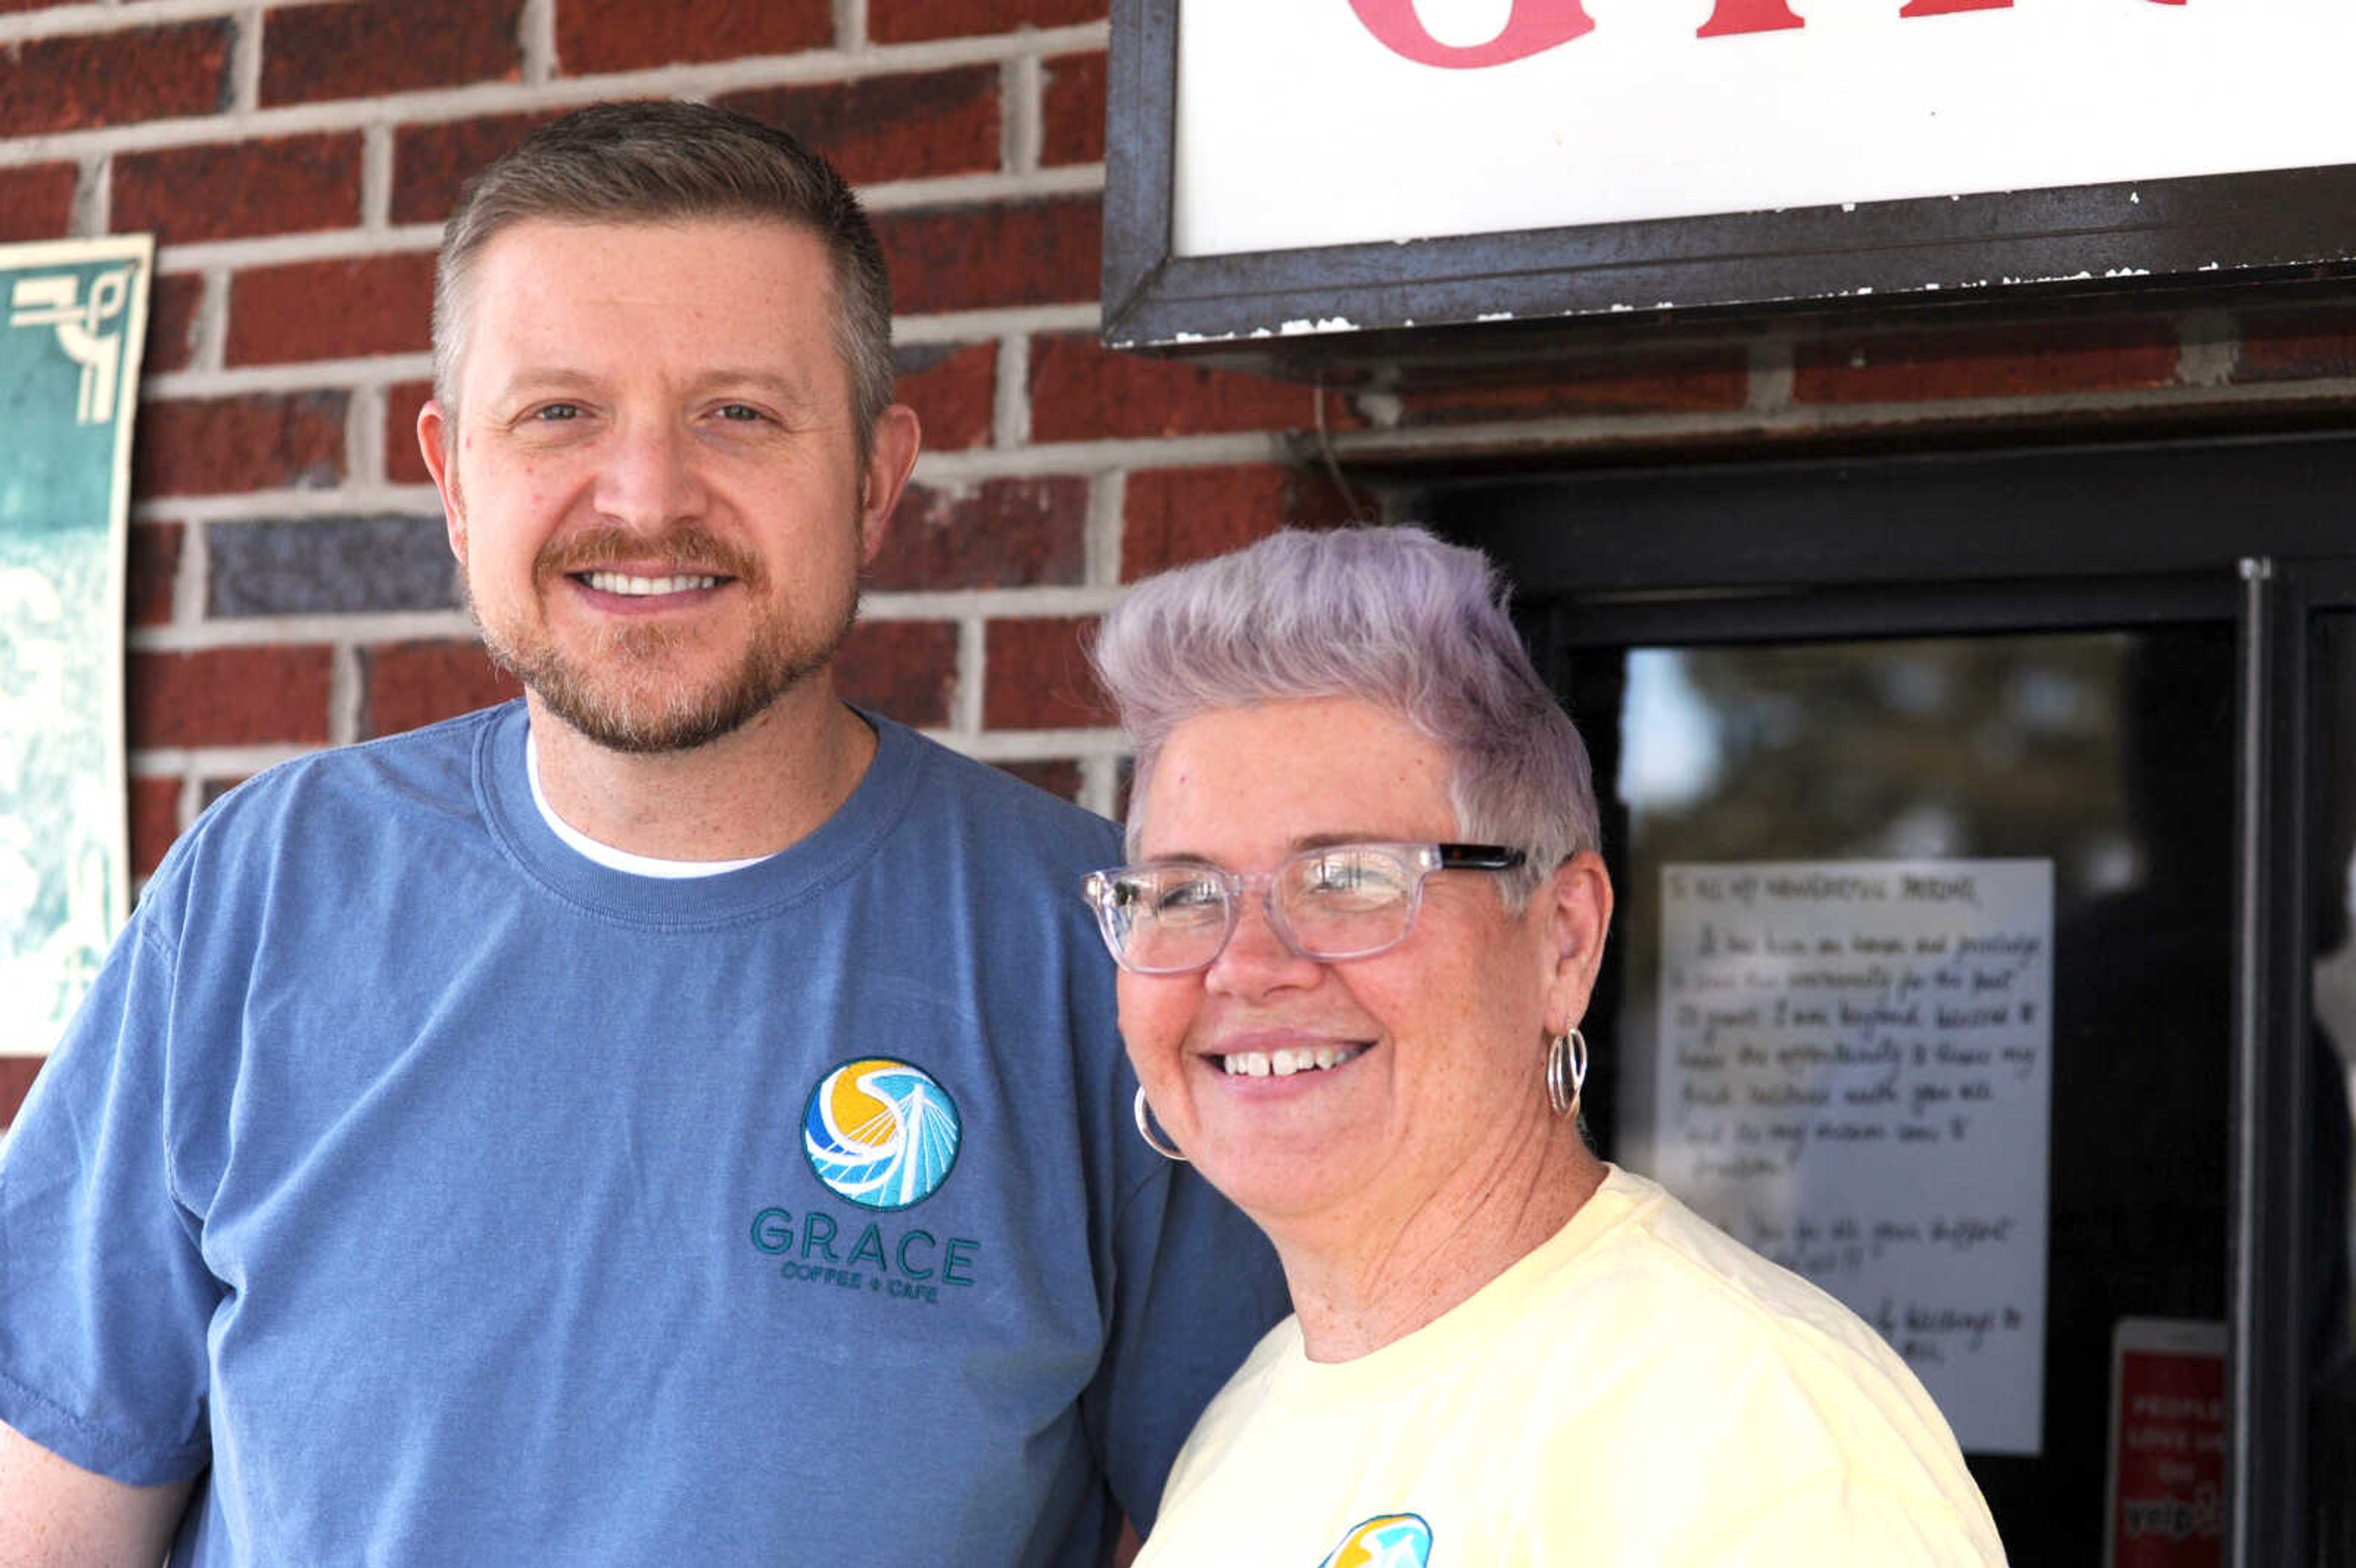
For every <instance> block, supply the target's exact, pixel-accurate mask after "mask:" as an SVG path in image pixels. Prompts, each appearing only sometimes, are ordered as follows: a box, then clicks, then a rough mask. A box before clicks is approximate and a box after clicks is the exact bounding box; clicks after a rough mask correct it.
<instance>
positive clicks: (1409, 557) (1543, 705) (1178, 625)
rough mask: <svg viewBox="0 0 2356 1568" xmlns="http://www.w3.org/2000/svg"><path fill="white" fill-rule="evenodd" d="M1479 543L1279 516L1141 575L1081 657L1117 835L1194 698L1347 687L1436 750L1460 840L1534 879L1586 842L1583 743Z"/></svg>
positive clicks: (1590, 788) (1587, 783)
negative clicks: (1511, 858)
mask: <svg viewBox="0 0 2356 1568" xmlns="http://www.w3.org/2000/svg"><path fill="white" fill-rule="evenodd" d="M1507 593H1508V590H1507V588H1506V585H1505V581H1504V580H1503V578H1502V577H1500V575H1499V574H1498V573H1497V571H1495V569H1494V567H1492V566H1491V565H1490V563H1489V560H1488V558H1487V557H1486V556H1484V555H1483V554H1482V553H1481V552H1480V551H1478V550H1475V549H1466V548H1464V547H1462V546H1461V545H1451V544H1443V543H1441V542H1440V540H1439V539H1434V538H1433V537H1432V536H1431V535H1430V534H1428V533H1426V532H1424V531H1423V530H1422V529H1421V528H1338V529H1333V530H1331V531H1320V532H1309V531H1305V530H1301V529H1291V528H1288V529H1286V530H1285V531H1284V532H1282V533H1279V534H1276V535H1273V536H1271V537H1270V538H1268V539H1262V540H1261V541H1260V542H1259V543H1258V544H1255V545H1252V546H1250V547H1249V548H1248V549H1240V550H1236V551H1234V552H1232V553H1230V554H1227V555H1223V556H1219V557H1216V558H1215V559H1214V560H1206V561H1203V562H1200V563H1199V564H1196V565H1194V566H1184V567H1180V568H1177V569H1176V570H1174V571H1165V572H1162V574H1160V575H1159V576H1156V577H1151V578H1148V579H1146V580H1145V581H1141V582H1140V583H1138V584H1137V585H1136V586H1135V587H1134V588H1131V589H1130V591H1129V592H1128V593H1127V595H1125V596H1124V597H1123V598H1122V599H1121V601H1120V603H1119V604H1118V605H1116V606H1115V607H1114V609H1113V611H1112V613H1110V614H1108V616H1106V617H1105V620H1104V624H1102V625H1101V626H1100V627H1099V628H1098V633H1097V637H1096V642H1095V645H1094V646H1093V648H1092V649H1091V650H1090V654H1089V656H1090V658H1091V660H1092V661H1093V663H1094V664H1095V666H1096V670H1097V675H1098V678H1099V679H1100V680H1101V681H1102V682H1103V683H1104V688H1105V690H1106V691H1107V692H1108V693H1109V694H1110V695H1111V697H1112V700H1113V703H1114V705H1115V707H1116V708H1118V709H1119V714H1120V721H1121V725H1122V727H1123V728H1124V729H1126V730H1127V731H1129V734H1130V740H1131V741H1132V742H1133V743H1134V745H1135V746H1136V749H1137V777H1136V782H1135V784H1134V786H1133V788H1132V790H1131V792H1130V823H1129V830H1130V844H1131V846H1132V848H1133V847H1134V845H1135V843H1136V836H1137V833H1138V829H1139V827H1140V825H1141V820H1142V817H1141V812H1142V808H1143V805H1144V803H1145V801H1146V798H1147V796H1148V794H1149V792H1150V789H1151V781H1152V776H1153V767H1154V763H1156V761H1158V760H1159V758H1160V755H1161V752H1162V742H1163V741H1167V740H1168V739H1169V737H1170V732H1171V731H1173V729H1175V728H1176V727H1177V726H1178V725H1179V724H1181V723H1183V721H1184V720H1187V719H1190V718H1192V717H1194V715H1195V714H1198V713H1202V712H1205V711H1206V710H1208V709H1219V708H1239V707H1243V706H1246V705H1248V704H1250V703H1256V702H1277V701H1286V700H1290V699H1301V698H1318V697H1354V698H1357V699H1362V700H1364V701H1366V702H1370V703H1373V704H1374V705H1375V706H1376V707H1378V708H1382V709H1387V711H1389V712H1392V713H1395V714H1398V716H1399V717H1400V718H1401V719H1403V720H1406V721H1407V723H1408V725H1409V726H1411V727H1412V728H1414V729H1415V730H1417V731H1420V732H1421V733H1423V734H1426V735H1429V736H1430V737H1431V738H1432V739H1433V740H1435V741H1439V742H1440V744H1441V745H1443V746H1445V747H1446V748H1447V749H1448V752H1449V755H1450V757H1451V760H1452V763H1453V767H1452V773H1451V783H1450V789H1449V797H1450V804H1451V805H1453V806H1454V807H1455V810H1456V818H1457V822H1458V824H1459V826H1460V828H1461V829H1462V833H1463V836H1464V837H1466V838H1468V839H1471V840H1476V841H1479V842H1483V843H1496V844H1504V845H1508V846H1510V847H1512V848H1518V849H1522V850H1526V851H1527V852H1528V854H1529V857H1530V863H1529V868H1528V871H1527V874H1526V875H1525V876H1521V877H1518V878H1514V879H1507V880H1506V882H1505V885H1506V887H1507V888H1508V889H1509V891H1510V895H1511V896H1510V903H1511V905H1512V907H1515V908H1519V907H1520V904H1521V902H1522V901H1523V899H1525V898H1526V896H1527V894H1528V892H1529V891H1530V890H1531V889H1532V888H1534V887H1536V886H1537V882H1538V880H1539V879H1541V878H1542V877H1544V876H1545V875H1546V874H1547V872H1549V871H1551V870H1552V869H1554V868H1555V867H1556V866H1558V865H1559V864H1560V863H1561V862H1562V861H1564V860H1566V859H1569V858H1570V857H1571V856H1572V855H1574V854H1577V853H1578V852H1579V851H1580V850H1582V849H1592V848H1596V847H1597V827H1596V807H1595V788H1594V784H1593V783H1592V781H1591V779H1590V773H1589V768H1588V762H1587V747H1586V745H1585V744H1584V743H1583V742H1582V741H1580V738H1579V731H1578V730H1577V728H1575V727H1574V726H1573V725H1572V723H1571V721H1570V718H1569V715H1568V714H1566V713H1565V712H1564V711H1563V710H1562V708H1561V706H1560V705H1559V704H1558V703H1557V702H1556V701H1555V699H1554V695H1553V694H1552V693H1551V692H1549V691H1548V690H1547V688H1546V683H1545V682H1544V681H1542V680H1540V679H1539V678H1538V675H1537V670H1536V669H1535V668H1533V667H1531V664H1530V657H1529V654H1528V652H1527V651H1526V649H1525V648H1524V647H1523V646H1522V642H1521V638H1520V636H1519V635H1517V634H1516V633H1515V630H1514V624H1513V621H1512V619H1511V618H1510V617H1509V616H1508V615H1507V614H1506V613H1505V602H1506V597H1507Z"/></svg>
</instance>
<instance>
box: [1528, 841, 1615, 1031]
mask: <svg viewBox="0 0 2356 1568" xmlns="http://www.w3.org/2000/svg"><path fill="white" fill-rule="evenodd" d="M1530 901H1531V903H1532V904H1533V905H1535V906H1537V907H1536V909H1535V911H1534V912H1536V913H1537V914H1538V915H1539V916H1540V918H1541V919H1543V920H1544V922H1545V929H1546V949H1545V951H1546V956H1547V962H1548V964H1549V965H1550V970H1549V974H1548V976H1547V1029H1550V1030H1559V1029H1566V1028H1568V1027H1569V1026H1570V1025H1572V1024H1575V1023H1577V1022H1578V1021H1579V1020H1580V1019H1582V1018H1584V1017H1586V1016H1587V1001H1588V997H1590V996H1591V995H1593V993H1594V990H1595V976H1596V975H1597V974H1598V973H1599V972H1600V971H1601V969H1602V967H1603V942H1604V937H1605V934H1606V933H1608V932H1609V930H1610V929H1611V925H1612V874H1611V873H1610V872H1609V871H1607V870H1605V869H1604V867H1603V857H1602V856H1601V855H1598V854H1597V853H1596V852H1595V851H1594V850H1592V849H1582V850H1580V852H1579V853H1578V854H1576V855H1573V856H1572V857H1571V858H1570V859H1568V860H1565V861H1564V862H1563V863H1562V864H1561V865H1559V866H1557V867H1556V868H1555V869H1554V874H1553V875H1552V876H1550V877H1548V878H1547V880H1545V881H1543V882H1540V883H1539V884H1538V887H1537V891H1536V892H1534V893H1532V894H1531V895H1530Z"/></svg>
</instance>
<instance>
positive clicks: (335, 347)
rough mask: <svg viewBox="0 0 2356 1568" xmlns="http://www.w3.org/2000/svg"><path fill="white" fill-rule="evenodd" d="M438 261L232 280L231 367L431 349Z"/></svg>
mask: <svg viewBox="0 0 2356 1568" xmlns="http://www.w3.org/2000/svg"><path fill="white" fill-rule="evenodd" d="M433 312H434V256H433V253H432V252H431V251H409V252H405V253H402V254H399V255H391V256H369V257H364V258H362V259H360V260H358V261H290V262H287V263H285V264H284V265H282V266H275V267H252V268H249V269H247V270H246V271H244V272H239V273H237V274H236V275H235V276H234V277H232V278H231V279H230V288H229V342H228V347H227V351H226V353H225V355H224V357H225V358H226V359H227V360H228V362H229V363H230V364H231V365H277V364H289V363H296V362H300V361H304V360H311V359H344V358H350V357H358V356H361V355H369V354H415V353H423V351H424V350H426V349H428V348H430V347H433V319H432V318H433Z"/></svg>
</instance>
